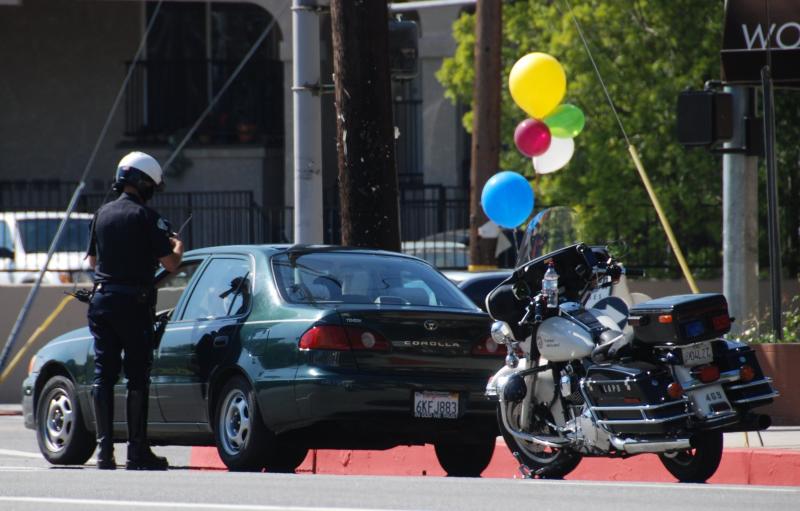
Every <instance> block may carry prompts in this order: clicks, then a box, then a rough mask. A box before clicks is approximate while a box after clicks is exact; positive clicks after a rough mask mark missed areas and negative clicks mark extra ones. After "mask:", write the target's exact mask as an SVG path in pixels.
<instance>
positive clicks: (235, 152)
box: [0, 0, 291, 207]
mask: <svg viewBox="0 0 800 511" xmlns="http://www.w3.org/2000/svg"><path fill="white" fill-rule="evenodd" d="M222 1H225V0H222ZM252 3H255V4H257V5H260V6H262V7H264V8H265V9H267V10H268V11H269V12H270V13H271V14H273V15H275V16H277V22H276V25H275V26H274V28H273V29H274V30H276V31H280V32H281V34H283V44H282V45H281V47H280V51H279V53H280V55H281V58H283V59H286V58H290V54H291V32H290V28H291V11H290V9H289V8H288V7H289V5H290V4H291V1H290V0H257V1H254V2H252ZM143 12H144V9H143V6H142V3H141V2H138V1H136V2H133V1H131V2H126V1H117V0H114V1H111V0H103V1H90V0H86V1H79V2H74V1H70V2H64V1H52V0H50V1H47V0H25V2H22V3H21V5H19V6H3V5H0V64H2V70H1V71H0V73H2V77H3V78H2V80H0V106H1V107H2V111H3V115H0V180H25V179H54V180H62V181H77V180H78V179H79V178H80V176H81V174H82V172H83V170H84V168H85V166H86V164H87V162H88V161H89V157H90V155H91V152H92V149H93V148H94V145H95V143H96V141H97V138H98V136H99V135H100V132H101V129H102V127H103V124H104V122H105V120H106V116H107V115H108V112H109V111H110V109H111V106H112V104H113V102H114V99H115V97H116V95H117V93H118V91H119V89H120V87H121V85H122V80H123V79H124V77H125V73H126V71H127V68H126V65H125V63H126V62H127V61H130V60H132V59H133V56H134V55H135V53H136V50H137V47H138V45H139V43H140V39H141V36H142V33H143V30H144V27H143ZM287 37H288V43H289V44H287ZM285 72H286V73H287V75H288V77H289V83H291V81H290V80H291V62H289V63H288V65H287V68H286V69H285ZM287 97H290V96H286V95H284V97H282V98H279V100H280V101H285V99H287ZM124 106H125V105H124V101H123V102H122V103H121V104H120V106H119V107H118V109H117V111H116V114H115V116H114V118H113V120H112V122H111V125H110V126H109V130H108V132H107V134H106V136H105V138H104V141H103V143H102V145H101V146H100V149H99V151H98V153H97V158H96V160H95V163H94V165H93V166H92V173H91V174H90V177H89V180H88V182H89V184H90V187H89V190H91V189H92V179H102V180H104V181H107V180H109V179H111V178H112V177H113V173H114V171H115V168H116V163H117V162H118V161H119V159H120V158H121V157H122V156H123V155H124V154H126V153H127V152H128V151H130V150H132V149H133V148H132V147H129V146H121V145H120V142H122V141H123V139H124V137H123V133H124V128H125V127H124V122H125V114H124ZM285 116H286V117H288V118H289V119H291V103H289V108H286V109H285ZM289 126H291V124H289ZM287 135H288V136H287V139H290V137H291V129H289V130H288V131H287ZM287 145H288V146H289V147H290V148H291V142H290V141H287ZM136 149H140V150H144V151H147V152H150V153H151V154H153V155H154V156H156V157H157V158H159V160H160V161H161V162H162V163H163V162H164V161H165V160H166V159H167V158H168V157H169V156H170V155H171V150H170V149H168V148H165V147H148V146H139V147H136ZM289 154H290V155H291V152H289ZM185 155H186V156H187V157H189V158H190V159H191V160H192V162H193V167H192V168H191V169H190V170H188V171H187V172H186V174H185V175H182V176H178V177H173V178H172V179H170V183H169V185H170V186H169V189H170V191H197V190H204V191H214V190H222V191H227V190H253V191H254V195H255V198H256V201H257V202H259V203H262V204H263V203H266V204H267V205H270V204H279V203H280V202H282V193H277V194H276V193H273V187H274V186H275V185H277V186H278V187H280V188H283V184H284V183H283V181H284V179H283V172H284V165H285V162H284V161H283V156H284V155H283V152H282V151H279V152H278V153H276V152H275V151H274V150H270V151H265V150H264V149H263V148H257V147H256V148H253V147H222V148H219V147H210V148H205V149H188V150H187V151H186V153H185ZM265 176H266V177H265ZM262 196H264V199H265V200H262ZM64 206H65V207H66V204H64Z"/></svg>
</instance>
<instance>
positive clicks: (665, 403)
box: [486, 208, 778, 482]
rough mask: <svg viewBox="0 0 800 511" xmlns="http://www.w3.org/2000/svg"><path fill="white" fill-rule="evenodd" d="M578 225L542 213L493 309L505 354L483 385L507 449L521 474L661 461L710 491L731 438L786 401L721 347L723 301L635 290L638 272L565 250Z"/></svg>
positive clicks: (743, 357) (589, 249) (742, 351)
mask: <svg viewBox="0 0 800 511" xmlns="http://www.w3.org/2000/svg"><path fill="white" fill-rule="evenodd" d="M570 224H571V213H569V210H566V208H554V209H552V210H545V211H544V212H543V213H540V214H539V216H537V217H535V218H534V220H533V221H532V222H531V223H530V224H529V227H528V229H527V231H526V234H525V237H524V239H523V241H522V244H521V250H520V255H519V259H518V264H517V267H516V270H515V271H514V272H513V274H512V275H511V276H510V277H509V278H508V279H507V280H506V281H504V282H503V283H501V284H500V285H499V286H498V287H497V288H495V289H494V290H493V291H492V292H491V293H490V294H489V295H488V296H487V299H486V304H487V310H488V311H489V314H490V315H491V316H492V318H493V319H494V320H495V323H494V324H493V325H492V338H493V339H494V340H495V341H496V342H497V343H498V344H504V345H506V346H507V351H508V355H507V358H506V364H505V367H503V368H502V369H500V370H499V371H498V372H497V373H496V374H495V375H494V376H493V377H492V378H491V379H490V381H489V383H488V385H487V388H486V394H487V396H489V397H490V398H493V399H496V400H497V403H498V407H497V410H498V412H497V414H498V424H499V428H500V431H501V433H502V435H503V438H504V439H505V441H506V444H507V445H508V447H509V449H510V450H511V452H512V453H513V454H514V456H515V457H516V458H517V460H518V461H519V462H520V470H521V471H522V473H523V475H525V476H526V477H539V478H561V477H564V476H565V475H567V474H568V473H570V472H571V471H572V470H574V469H575V468H576V466H577V465H578V463H579V462H580V460H581V458H582V457H585V456H603V457H618V458H625V457H628V456H633V455H637V454H640V453H656V454H658V456H659V457H660V459H661V462H662V463H663V465H664V466H665V467H666V469H667V470H668V471H669V472H670V473H671V474H672V475H673V476H674V477H676V478H677V479H678V480H679V481H683V482H704V481H706V480H707V479H708V478H710V477H711V476H712V475H713V474H714V472H715V471H716V470H717V467H718V466H719V463H720V459H721V457H722V444H723V433H724V432H734V431H757V430H763V429H766V428H768V427H769V426H770V424H771V419H770V417H769V416H768V415H764V414H759V413H757V412H755V411H754V409H755V408H757V407H759V406H763V405H766V404H769V403H770V402H772V400H773V398H774V397H775V396H777V395H778V394H777V392H776V391H775V390H774V388H773V387H772V385H771V381H772V380H771V379H770V378H768V377H766V376H765V375H764V374H763V372H762V370H761V368H760V366H759V364H758V361H757V360H756V357H755V353H754V352H753V350H752V349H751V348H750V347H749V346H747V345H746V344H743V343H740V342H736V341H734V340H728V339H725V338H724V337H723V335H724V334H726V333H727V332H728V331H729V330H730V325H731V321H733V318H731V317H729V315H728V308H727V302H726V300H725V297H724V296H723V295H721V294H696V295H677V296H666V297H663V298H658V299H654V300H649V299H647V298H648V297H646V296H643V295H636V294H635V293H633V294H632V293H630V292H628V290H627V285H626V283H625V278H626V273H628V274H629V275H630V272H626V269H625V267H624V266H623V265H622V263H620V262H619V261H617V260H616V259H614V258H613V257H612V256H611V254H610V253H609V249H607V248H606V247H595V246H587V245H585V244H582V243H571V240H574V239H575V238H574V236H575V230H574V227H573V226H572V225H570ZM567 240H570V244H567V243H564V242H565V241H567ZM545 251H546V252H547V253H544V252H545Z"/></svg>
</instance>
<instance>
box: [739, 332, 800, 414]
mask: <svg viewBox="0 0 800 511" xmlns="http://www.w3.org/2000/svg"><path fill="white" fill-rule="evenodd" d="M751 346H752V348H753V350H755V352H756V357H758V362H759V364H761V369H763V371H764V374H766V375H767V376H769V377H771V378H772V379H773V385H774V386H775V389H776V390H777V391H778V392H780V393H781V395H780V396H778V397H777V398H775V401H774V402H773V403H772V404H771V405H769V406H764V407H760V408H757V409H756V412H758V413H766V414H767V415H770V416H771V417H772V423H773V424H775V425H776V426H794V425H800V343H786V344H753V345H751Z"/></svg>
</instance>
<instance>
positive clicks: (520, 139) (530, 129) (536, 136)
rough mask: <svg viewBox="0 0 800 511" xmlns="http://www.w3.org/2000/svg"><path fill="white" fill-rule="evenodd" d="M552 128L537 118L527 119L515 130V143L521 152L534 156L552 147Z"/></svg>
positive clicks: (529, 156)
mask: <svg viewBox="0 0 800 511" xmlns="http://www.w3.org/2000/svg"><path fill="white" fill-rule="evenodd" d="M550 139H551V136H550V128H549V127H548V126H547V124H545V123H543V122H542V121H539V120H536V119H525V120H524V121H522V122H521V123H519V124H517V129H515V130H514V143H515V144H516V145H517V149H519V152H521V153H522V154H524V155H525V156H527V157H528V158H533V157H534V156H539V155H541V154H544V152H545V151H547V149H549V148H550Z"/></svg>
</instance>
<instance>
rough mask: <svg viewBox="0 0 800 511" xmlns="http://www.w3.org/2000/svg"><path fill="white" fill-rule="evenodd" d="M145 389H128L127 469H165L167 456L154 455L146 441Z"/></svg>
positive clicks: (146, 393) (146, 401)
mask: <svg viewBox="0 0 800 511" xmlns="http://www.w3.org/2000/svg"><path fill="white" fill-rule="evenodd" d="M147 406H148V391H147V390H128V400H127V412H128V462H127V463H126V465H125V468H126V469H127V470H166V469H167V467H168V466H169V463H168V462H167V458H163V457H161V456H156V455H155V454H153V451H151V450H150V444H149V443H148V441H147Z"/></svg>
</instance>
